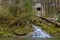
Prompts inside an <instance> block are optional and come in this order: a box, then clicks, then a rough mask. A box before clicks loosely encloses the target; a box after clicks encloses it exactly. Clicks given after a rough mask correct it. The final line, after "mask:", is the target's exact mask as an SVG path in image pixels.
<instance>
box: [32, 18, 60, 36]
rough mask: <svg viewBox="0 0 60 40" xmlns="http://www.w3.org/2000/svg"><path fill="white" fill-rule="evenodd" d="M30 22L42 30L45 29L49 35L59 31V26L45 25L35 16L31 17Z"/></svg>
mask: <svg viewBox="0 0 60 40" xmlns="http://www.w3.org/2000/svg"><path fill="white" fill-rule="evenodd" d="M32 23H33V24H35V25H37V26H39V27H40V28H42V30H44V31H46V32H47V33H48V34H50V35H52V36H53V35H54V34H56V33H60V28H56V27H55V26H54V25H53V24H51V25H47V24H45V23H42V20H41V19H39V18H36V17H33V18H32Z"/></svg>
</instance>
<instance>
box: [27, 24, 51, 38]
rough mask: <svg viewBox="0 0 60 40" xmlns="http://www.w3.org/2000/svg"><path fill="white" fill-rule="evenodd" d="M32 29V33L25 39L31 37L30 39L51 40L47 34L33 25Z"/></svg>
mask: <svg viewBox="0 0 60 40" xmlns="http://www.w3.org/2000/svg"><path fill="white" fill-rule="evenodd" d="M32 26H33V28H34V29H35V30H34V32H32V33H31V34H29V35H27V37H32V38H51V36H50V35H49V34H47V33H46V32H45V31H43V30H42V29H41V28H40V27H38V26H36V25H33V24H32Z"/></svg>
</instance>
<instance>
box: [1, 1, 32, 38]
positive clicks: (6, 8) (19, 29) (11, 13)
mask: <svg viewBox="0 0 60 40" xmlns="http://www.w3.org/2000/svg"><path fill="white" fill-rule="evenodd" d="M11 2H12V3H11V4H8V5H3V6H1V8H2V10H1V9H0V37H1V36H3V37H4V36H13V32H16V33H19V34H28V33H30V32H31V31H32V29H33V28H32V27H31V24H30V22H29V18H30V16H31V15H30V14H32V7H31V4H30V0H26V1H25V0H11ZM21 3H22V5H21ZM25 31H26V32H25Z"/></svg>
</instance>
